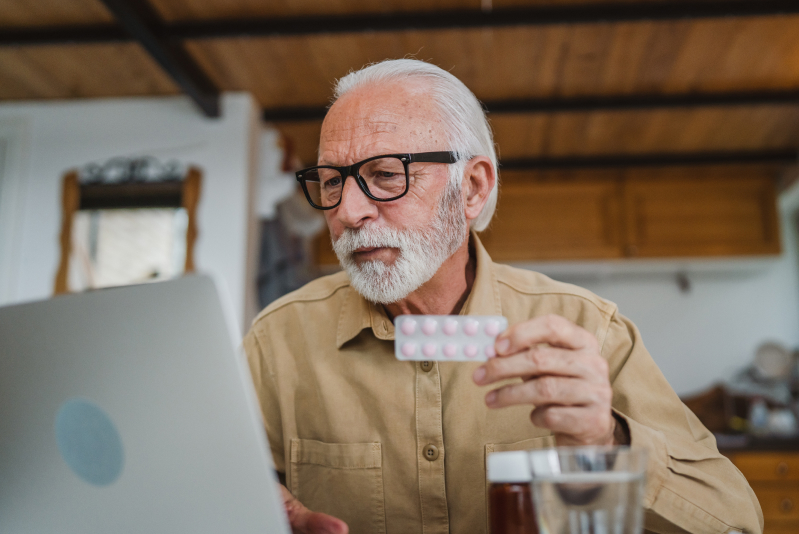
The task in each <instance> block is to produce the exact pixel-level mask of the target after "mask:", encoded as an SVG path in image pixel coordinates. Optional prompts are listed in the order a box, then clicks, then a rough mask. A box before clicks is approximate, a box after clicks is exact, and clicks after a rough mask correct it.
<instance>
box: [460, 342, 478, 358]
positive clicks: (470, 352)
mask: <svg viewBox="0 0 799 534" xmlns="http://www.w3.org/2000/svg"><path fill="white" fill-rule="evenodd" d="M463 354H464V355H465V356H466V357H467V358H474V357H475V356H477V347H475V346H474V345H472V344H469V345H466V346H465V347H463Z"/></svg>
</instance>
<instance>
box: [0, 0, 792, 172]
mask: <svg viewBox="0 0 799 534" xmlns="http://www.w3.org/2000/svg"><path fill="white" fill-rule="evenodd" d="M609 1H613V2H614V4H608V2H609ZM769 2H770V3H769ZM667 4H669V5H670V6H674V5H676V4H680V2H674V1H673V0H624V1H622V0H493V2H481V0H389V1H386V0H349V1H346V0H271V1H262V0H149V2H148V3H145V2H144V0H104V1H100V0H6V1H5V2H0V100H6V101H8V100H29V99H60V98H90V97H107V96H139V95H169V94H176V93H180V92H188V94H190V95H193V93H192V91H194V92H197V93H203V94H205V96H206V97H209V95H210V98H213V95H214V94H218V92H220V91H228V90H243V91H249V92H251V93H252V94H253V95H254V96H255V98H256V100H257V101H258V102H259V103H260V105H261V106H263V108H264V109H265V110H267V114H269V113H270V112H274V111H275V110H277V111H288V112H289V113H288V115H283V116H284V117H286V116H289V117H291V115H292V109H294V108H300V109H299V110H298V113H295V115H296V117H295V118H303V117H305V120H282V121H280V122H279V123H278V126H279V127H280V128H281V130H282V131H284V133H286V135H288V136H289V137H291V138H292V140H293V141H294V144H295V145H296V147H297V152H298V156H299V157H300V158H301V159H302V160H303V161H305V162H312V161H314V160H315V158H316V155H315V151H316V144H317V141H318V132H319V127H320V124H321V121H320V119H319V116H320V115H321V113H323V109H322V108H323V107H324V106H325V105H326V103H327V102H328V101H329V98H330V92H331V87H332V84H333V82H334V81H335V79H336V78H338V77H340V76H342V75H344V74H346V73H347V72H348V71H350V70H352V69H357V68H359V67H360V66H362V65H364V64H366V63H369V62H372V61H379V60H382V59H386V58H398V57H406V56H408V55H412V56H413V57H417V58H419V59H425V60H428V61H431V62H433V63H435V64H437V65H439V66H441V67H443V68H445V69H448V70H450V71H451V72H452V73H453V74H455V75H456V76H458V77H459V78H460V79H462V80H463V81H464V82H465V83H466V85H467V86H469V87H470V88H471V89H472V90H473V91H474V92H475V94H476V95H477V96H478V98H480V99H481V100H482V101H484V102H486V103H487V107H488V109H489V111H490V112H491V111H493V109H494V107H495V105H496V106H497V108H496V109H497V110H498V111H497V112H491V113H490V117H491V121H492V125H493V127H494V129H495V133H496V140H497V143H498V146H499V150H500V155H501V158H502V159H503V161H505V160H524V159H527V160H529V159H536V158H538V159H540V158H560V159H561V160H565V159H568V158H570V157H571V158H578V159H579V158H580V157H586V156H614V157H619V156H624V155H638V156H642V155H643V156H645V155H647V154H654V155H663V154H675V155H685V154H688V155H690V154H703V153H713V154H715V153H724V154H735V153H744V154H745V155H746V154H749V155H751V154H755V155H756V154H766V155H767V154H769V153H774V154H780V155H781V158H782V161H783V163H786V160H788V159H789V158H790V155H791V154H792V153H793V154H795V153H796V152H797V150H799V30H797V28H799V6H795V7H794V8H793V9H783V10H781V9H779V4H780V2H779V0H710V1H704V2H701V1H699V2H693V3H692V5H693V6H696V5H700V7H701V6H705V7H706V6H712V7H713V8H715V6H719V7H718V10H719V16H708V14H707V13H705V14H703V15H702V16H693V15H691V16H685V17H680V16H676V15H675V16H672V15H669V16H663V15H662V11H660V12H659V11H657V10H658V9H662V8H663V7H664V6H666V5H667ZM767 4H768V5H772V6H777V7H775V8H774V9H773V10H772V11H773V13H768V12H762V13H753V14H751V15H746V13H744V12H743V11H745V9H744V10H743V11H741V10H740V9H739V12H737V13H736V16H721V15H726V14H728V12H727V11H726V9H727V8H728V7H729V6H731V5H732V6H733V7H734V8H735V9H738V8H737V7H735V6H736V5H737V6H743V5H747V6H756V5H757V6H765V5H767ZM787 4H790V2H782V5H787ZM797 4H799V3H797ZM680 5H688V4H680ZM120 6H121V7H120ZM575 6H577V7H575ZM580 6H582V7H580ZM625 6H629V8H628V10H630V12H636V11H635V10H638V11H637V12H641V13H644V11H642V10H646V9H647V8H648V7H649V6H651V7H652V8H654V9H655V11H653V13H655V15H653V16H646V15H642V16H634V17H632V19H634V20H629V18H630V17H625V15H623V14H622V15H619V13H624V9H623V8H624V7H625ZM487 7H491V8H492V9H493V11H491V12H490V13H493V14H501V13H502V12H503V10H505V11H506V12H509V11H508V10H512V9H522V10H528V11H529V10H535V9H544V10H546V9H550V8H551V9H555V10H557V9H561V8H562V9H566V10H568V9H570V8H571V9H576V10H580V9H583V8H584V9H583V12H586V13H593V12H592V11H591V9H592V8H596V9H597V10H599V11H600V12H602V13H610V14H611V15H612V16H610V17H601V16H598V18H597V20H610V22H597V21H593V22H592V21H586V20H581V19H580V17H579V16H577V17H574V16H573V15H569V13H574V12H572V11H566V13H567V15H565V16H561V15H558V16H560V17H561V18H559V19H558V18H557V17H555V19H557V20H554V21H550V22H551V23H542V22H537V21H536V20H535V17H533V16H531V15H530V13H534V11H529V12H525V13H527V15H525V16H528V18H527V19H525V20H529V21H530V22H529V23H524V24H516V25H514V24H508V23H507V22H503V23H497V24H496V25H481V24H479V18H478V17H479V16H481V15H480V13H481V11H480V10H481V9H483V8H487ZM128 8H131V12H132V13H133V14H134V16H136V15H137V14H138V15H140V21H139V22H142V21H143V23H142V24H143V25H144V27H145V31H144V33H137V28H138V27H141V26H142V24H140V25H139V26H136V24H135V20H134V25H133V26H131V25H130V20H129V19H128V17H127V15H125V13H127V11H126V10H127V9H128ZM611 8H613V9H611ZM614 9H615V11H614ZM669 9H671V7H669ZM691 9H693V8H692V7H690V6H689V7H688V8H686V10H687V11H686V13H689V15H690V12H691ZM602 10H605V11H602ZM780 11H789V13H788V14H778V12H780ZM403 13H405V14H406V15H407V14H408V13H411V14H418V15H419V16H420V17H421V18H423V19H424V16H423V15H424V14H425V13H428V14H430V16H429V18H428V19H424V20H427V21H430V20H432V21H433V24H432V26H434V27H433V28H431V29H413V28H411V27H410V25H408V24H406V25H405V26H402V25H401V26H402V27H400V28H398V29H392V28H391V27H390V24H388V26H389V27H378V28H377V30H376V31H370V32H364V31H360V30H362V28H361V27H359V26H358V21H359V20H361V19H359V18H358V17H360V16H363V15H368V14H376V15H378V16H382V17H384V18H382V19H380V20H381V21H385V20H391V17H390V15H391V14H395V15H396V16H397V17H398V18H401V14H403ZM459 13H466V14H468V15H469V16H467V17H460V16H458V14H459ZM542 13H544V16H548V15H547V13H549V12H547V11H542ZM614 13H615V14H614ZM658 13H661V14H660V15H658ZM438 15H441V17H440V18H439V19H436V18H435V17H437V16H438ZM484 16H485V17H489V16H490V15H489V14H485V15H484ZM327 17H331V18H330V19H329V20H330V21H331V25H334V26H335V27H336V30H335V31H334V32H331V33H328V32H324V31H318V30H319V28H320V27H321V28H322V29H324V28H325V21H326V18H327ZM569 17H572V18H573V19H574V20H570V19H569ZM305 20H307V21H309V27H312V28H314V30H313V31H310V32H307V33H303V32H302V31H296V30H291V31H287V32H285V33H287V34H280V33H281V32H280V31H279V29H280V27H281V21H286V22H285V27H286V28H295V29H296V28H297V27H298V26H297V25H298V24H299V25H300V26H299V27H300V28H302V27H303V26H302V23H303V21H305ZM476 20H477V21H478V24H477V25H478V26H481V27H475V23H474V22H475V21H476ZM492 20H493V19H492ZM497 20H501V18H499V19H497ZM248 21H249V22H248ZM253 21H255V22H253ZM436 21H438V22H436ZM459 21H461V22H462V24H460V25H459ZM237 24H238V26H237ZM247 24H249V25H247ZM258 24H263V25H264V27H267V26H269V25H270V24H271V26H269V27H270V28H272V29H271V30H269V31H266V30H263V29H259V28H258ZM346 24H350V27H344V28H342V25H346ZM381 24H382V22H381ZM148 25H149V26H148ZM215 25H219V26H218V27H217V26H215ZM148 27H149V29H150V30H151V31H150V34H147V33H146V30H147V28H148ZM370 27H371V26H370ZM427 27H430V25H429V24H428V26H427ZM220 28H221V29H220ZM231 28H232V29H231ZM237 28H238V29H237ZM253 28H255V31H253ZM275 28H278V29H277V30H276V29H275ZM126 32H128V33H126ZM3 35H5V36H6V37H3ZM148 35H149V36H150V37H151V38H150V40H149V41H148ZM158 46H163V49H164V50H166V52H165V55H161V56H159V50H158ZM175 64H177V65H178V72H180V70H179V69H180V68H184V69H185V70H184V71H183V72H184V73H185V72H188V73H189V77H191V76H192V75H193V73H194V75H196V78H195V81H196V83H195V85H194V86H193V87H192V86H188V88H187V86H186V85H185V84H184V83H182V82H181V81H180V76H176V75H175V71H174V70H173V69H171V68H170V66H174V65H175ZM731 94H733V95H735V94H741V95H749V96H747V98H744V99H743V100H741V101H737V102H733V103H727V104H723V102H721V101H718V102H717V101H715V100H714V99H715V98H717V97H719V98H722V97H724V95H731ZM769 95H778V96H779V98H771V97H770V96H769ZM780 95H781V96H780ZM642 96H643V97H646V98H650V99H651V100H652V101H649V102H648V103H646V104H641V105H634V106H629V105H627V104H625V103H624V102H625V99H627V98H630V99H636V98H640V97H642ZM695 96H699V97H702V98H704V99H705V101H704V103H702V102H699V103H697V102H696V101H693V100H691V99H692V98H693V97H695ZM659 98H660V99H663V98H666V99H667V100H668V98H678V99H680V98H685V99H686V100H685V101H684V103H683V104H684V105H674V104H673V103H672V104H669V105H665V104H663V102H661V101H660V100H658V99H659ZM580 99H583V100H585V99H588V100H591V99H595V100H596V99H598V100H599V103H598V104H597V103H594V104H591V105H588V106H584V107H583V108H579V106H578V107H576V108H574V109H564V108H563V107H558V106H554V107H552V109H549V108H548V107H547V103H548V102H552V103H563V102H567V103H568V102H573V101H575V100H580ZM603 99H611V100H614V102H616V104H615V105H610V106H608V105H605V104H602V102H604V100H603ZM509 101H512V102H515V103H516V104H514V105H512V106H510V107H508V108H507V109H500V108H501V106H500V104H502V103H505V102H509ZM531 101H532V102H535V103H537V104H536V105H537V106H538V107H537V108H535V111H529V110H528V111H524V109H526V108H524V104H525V103H529V102H531ZM619 102H622V104H621V105H619V104H618V103H619ZM664 102H665V101H664ZM519 103H521V104H519ZM212 107H213V106H211V108H212ZM567 107H568V106H567ZM303 110H305V112H306V114H305V115H303V114H302V113H300V112H301V111H303ZM309 110H310V111H309ZM320 110H321V111H320ZM206 111H208V109H206ZM212 111H213V109H211V112H212ZM199 112H200V111H198V113H199ZM766 159H768V158H766ZM777 159H779V158H777ZM765 163H767V164H769V165H771V164H773V163H775V162H774V161H767V162H765ZM589 166H590V165H589Z"/></svg>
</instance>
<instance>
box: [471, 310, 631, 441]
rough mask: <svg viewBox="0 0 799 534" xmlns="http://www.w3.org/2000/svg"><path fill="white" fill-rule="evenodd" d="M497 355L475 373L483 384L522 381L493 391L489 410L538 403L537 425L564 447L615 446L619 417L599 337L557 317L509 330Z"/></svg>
mask: <svg viewBox="0 0 799 534" xmlns="http://www.w3.org/2000/svg"><path fill="white" fill-rule="evenodd" d="M494 348H495V349H496V353H497V357H496V358H492V359H490V360H489V361H488V362H486V363H485V364H484V365H482V366H480V367H478V368H477V369H476V370H475V372H474V381H475V383H477V384H478V385H481V386H482V385H488V384H493V383H495V382H499V381H501V380H507V379H513V378H521V379H522V382H521V383H519V382H514V383H511V384H508V385H505V386H503V387H500V388H498V389H495V390H493V391H491V392H489V393H488V394H487V395H486V404H487V405H488V407H489V408H502V407H504V406H513V405H517V404H530V405H534V406H535V409H534V410H533V411H532V413H531V414H530V419H531V420H532V422H533V423H534V424H535V425H536V426H539V427H543V428H548V429H549V430H551V431H552V433H553V434H554V435H555V440H556V442H557V444H558V445H612V444H614V442H615V441H617V440H614V433H616V434H618V433H617V432H616V425H617V422H616V419H615V418H614V417H613V414H612V412H611V408H610V406H611V399H612V397H613V391H612V389H611V387H610V380H609V378H608V363H607V361H605V359H604V358H603V357H602V356H601V355H600V354H599V343H598V342H597V339H596V337H595V336H594V335H593V334H591V333H590V332H588V331H587V330H585V329H583V328H581V327H579V326H577V325H576V324H574V323H572V322H571V321H569V320H567V319H564V318H563V317H560V316H557V315H547V316H544V317H536V318H535V319H530V320H529V321H525V322H523V323H519V324H516V325H514V326H512V327H510V328H508V329H507V330H506V331H505V332H503V333H502V334H501V335H500V336H499V337H497V339H496V342H495V344H494Z"/></svg>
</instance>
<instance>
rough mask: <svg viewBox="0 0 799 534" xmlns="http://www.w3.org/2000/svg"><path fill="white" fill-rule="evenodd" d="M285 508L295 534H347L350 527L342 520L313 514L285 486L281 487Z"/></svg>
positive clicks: (318, 513) (317, 513)
mask: <svg viewBox="0 0 799 534" xmlns="http://www.w3.org/2000/svg"><path fill="white" fill-rule="evenodd" d="M280 492H281V494H282V496H283V506H284V507H285V508H286V515H288V518H289V524H290V525H291V531H292V532H293V533H294V534H347V533H348V532H349V527H348V526H347V524H346V523H345V522H344V521H342V520H341V519H337V518H335V517H333V516H331V515H327V514H323V513H320V512H311V511H310V510H308V508H306V507H305V506H304V505H303V504H302V503H301V502H300V501H299V500H297V498H296V497H294V495H292V493H291V492H290V491H289V490H288V489H287V488H286V487H285V486H284V485H282V484H281V485H280Z"/></svg>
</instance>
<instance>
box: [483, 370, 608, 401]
mask: <svg viewBox="0 0 799 534" xmlns="http://www.w3.org/2000/svg"><path fill="white" fill-rule="evenodd" d="M592 386H593V385H592V384H587V383H586V382H585V380H581V379H578V378H564V377H557V376H542V377H540V378H534V379H532V380H528V381H526V382H522V383H519V384H509V385H507V386H504V387H501V388H499V389H495V390H494V391H491V392H489V393H488V395H486V404H487V405H488V407H489V408H504V407H505V406H515V405H518V404H533V405H535V406H545V405H550V404H557V405H560V406H572V405H577V406H585V405H590V404H597V403H601V404H604V403H608V404H609V402H610V399H607V398H605V397H607V392H606V391H605V389H606V388H602V387H592Z"/></svg>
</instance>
